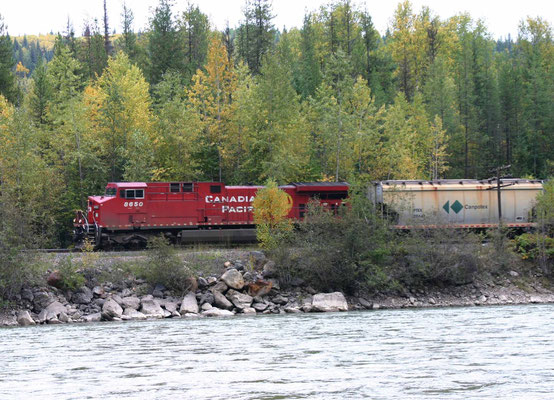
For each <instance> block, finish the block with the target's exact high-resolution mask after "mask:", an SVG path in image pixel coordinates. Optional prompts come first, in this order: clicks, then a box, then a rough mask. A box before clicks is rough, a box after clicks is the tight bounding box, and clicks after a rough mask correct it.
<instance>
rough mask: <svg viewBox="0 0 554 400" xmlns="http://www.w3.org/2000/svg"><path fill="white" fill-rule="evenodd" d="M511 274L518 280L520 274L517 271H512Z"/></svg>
mask: <svg viewBox="0 0 554 400" xmlns="http://www.w3.org/2000/svg"><path fill="white" fill-rule="evenodd" d="M509 274H510V276H513V277H514V278H517V277H518V276H519V274H518V273H517V272H516V271H510V272H509Z"/></svg>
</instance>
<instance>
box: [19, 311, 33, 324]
mask: <svg viewBox="0 0 554 400" xmlns="http://www.w3.org/2000/svg"><path fill="white" fill-rule="evenodd" d="M17 323H18V324H19V325H21V326H28V325H35V321H34V320H33V318H31V314H29V311H27V310H25V311H21V312H20V313H19V314H17Z"/></svg>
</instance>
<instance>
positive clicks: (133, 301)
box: [120, 296, 140, 310]
mask: <svg viewBox="0 0 554 400" xmlns="http://www.w3.org/2000/svg"><path fill="white" fill-rule="evenodd" d="M120 305H121V307H123V308H124V309H126V310H127V309H132V310H138V309H139V307H140V299H139V298H138V297H136V296H128V297H123V298H122V299H121V303H120Z"/></svg>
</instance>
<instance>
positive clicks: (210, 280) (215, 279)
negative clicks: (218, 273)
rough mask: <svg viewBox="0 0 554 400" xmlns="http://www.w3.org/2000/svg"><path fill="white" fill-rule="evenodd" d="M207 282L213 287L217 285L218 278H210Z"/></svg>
mask: <svg viewBox="0 0 554 400" xmlns="http://www.w3.org/2000/svg"><path fill="white" fill-rule="evenodd" d="M206 281H208V285H210V286H212V285H215V284H216V283H217V278H216V277H215V276H208V279H206Z"/></svg>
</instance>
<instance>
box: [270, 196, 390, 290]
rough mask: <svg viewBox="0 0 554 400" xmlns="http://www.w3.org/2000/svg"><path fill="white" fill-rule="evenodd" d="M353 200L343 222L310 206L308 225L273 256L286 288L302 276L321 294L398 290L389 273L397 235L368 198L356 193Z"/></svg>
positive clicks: (280, 246) (305, 221)
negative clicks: (394, 234) (376, 213)
mask: <svg viewBox="0 0 554 400" xmlns="http://www.w3.org/2000/svg"><path fill="white" fill-rule="evenodd" d="M351 199H352V202H351V205H350V207H345V208H343V209H342V211H341V212H340V213H339V215H338V216H337V215H334V214H333V213H332V212H330V211H329V210H327V209H325V208H323V207H322V206H320V205H318V204H317V203H315V202H314V203H310V204H309V205H308V213H307V215H306V217H305V219H304V221H303V222H301V223H300V224H299V226H298V228H297V229H296V230H295V231H294V233H293V234H292V235H290V236H289V237H288V238H287V240H286V241H281V242H280V243H279V245H278V246H277V248H276V250H274V251H273V252H272V256H274V257H275V258H276V265H277V269H278V273H279V274H280V278H281V280H282V281H284V283H286V282H287V280H289V279H290V278H291V277H295V276H300V277H301V278H303V279H305V280H306V282H307V283H308V284H309V285H312V286H313V287H314V288H316V289H318V290H326V291H328V290H343V291H345V292H348V293H355V292H356V291H358V290H360V289H368V290H372V291H376V290H383V289H391V288H393V287H395V285H396V283H395V281H394V278H393V277H392V275H391V273H390V271H389V269H390V268H391V263H392V260H393V258H392V256H393V255H394V240H393V236H392V235H393V233H392V231H390V230H389V229H388V228H387V227H386V225H385V224H384V222H383V221H382V220H381V219H379V218H377V216H376V215H375V214H374V213H373V212H372V209H371V205H370V204H368V203H369V202H368V200H367V199H366V198H365V196H364V195H363V193H361V192H357V191H356V190H355V191H354V192H353V193H352V196H351Z"/></svg>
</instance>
